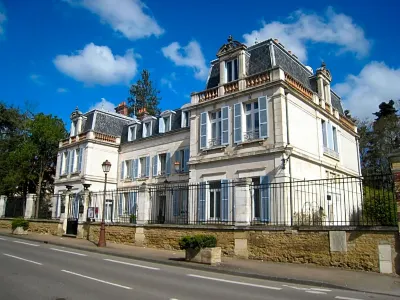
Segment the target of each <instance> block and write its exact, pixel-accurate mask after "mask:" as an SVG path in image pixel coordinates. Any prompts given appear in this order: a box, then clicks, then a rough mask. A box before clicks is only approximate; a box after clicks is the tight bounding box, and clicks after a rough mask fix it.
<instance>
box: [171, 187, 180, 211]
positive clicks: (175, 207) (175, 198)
mask: <svg viewBox="0 0 400 300" xmlns="http://www.w3.org/2000/svg"><path fill="white" fill-rule="evenodd" d="M173 192H174V195H173V199H172V206H173V210H174V217H176V216H179V190H174V191H173Z"/></svg>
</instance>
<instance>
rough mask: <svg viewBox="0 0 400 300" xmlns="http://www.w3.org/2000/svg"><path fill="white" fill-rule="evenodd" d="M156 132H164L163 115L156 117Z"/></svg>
mask: <svg viewBox="0 0 400 300" xmlns="http://www.w3.org/2000/svg"><path fill="white" fill-rule="evenodd" d="M158 132H159V133H164V132H165V123H164V118H163V117H161V118H159V119H158Z"/></svg>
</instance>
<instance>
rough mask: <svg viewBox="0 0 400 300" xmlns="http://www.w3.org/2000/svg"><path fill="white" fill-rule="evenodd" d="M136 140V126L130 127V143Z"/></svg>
mask: <svg viewBox="0 0 400 300" xmlns="http://www.w3.org/2000/svg"><path fill="white" fill-rule="evenodd" d="M134 140H136V125H134V126H131V127H129V131H128V141H129V142H130V141H134Z"/></svg>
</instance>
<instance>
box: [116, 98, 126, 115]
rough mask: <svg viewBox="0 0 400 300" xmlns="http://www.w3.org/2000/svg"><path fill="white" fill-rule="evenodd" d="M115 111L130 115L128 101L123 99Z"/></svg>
mask: <svg viewBox="0 0 400 300" xmlns="http://www.w3.org/2000/svg"><path fill="white" fill-rule="evenodd" d="M115 112H116V113H117V114H121V115H124V116H127V115H128V105H126V102H125V101H123V102H121V103H120V104H118V106H117V107H116V108H115Z"/></svg>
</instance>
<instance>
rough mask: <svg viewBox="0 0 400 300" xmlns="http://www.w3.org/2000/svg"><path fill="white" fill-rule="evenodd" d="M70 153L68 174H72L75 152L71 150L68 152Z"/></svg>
mask: <svg viewBox="0 0 400 300" xmlns="http://www.w3.org/2000/svg"><path fill="white" fill-rule="evenodd" d="M70 152H71V159H70V160H71V161H70V163H71V165H70V168H69V172H70V173H73V172H74V162H75V150H71V151H70Z"/></svg>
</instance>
